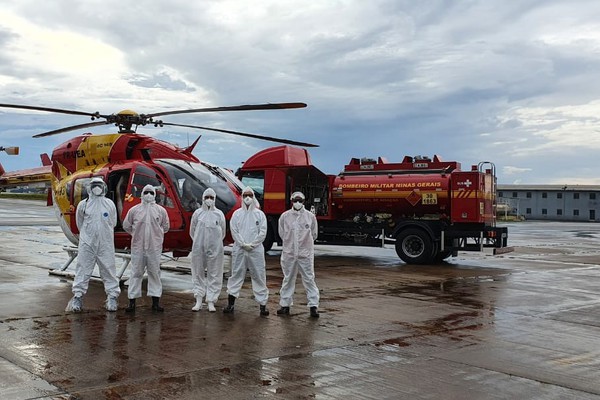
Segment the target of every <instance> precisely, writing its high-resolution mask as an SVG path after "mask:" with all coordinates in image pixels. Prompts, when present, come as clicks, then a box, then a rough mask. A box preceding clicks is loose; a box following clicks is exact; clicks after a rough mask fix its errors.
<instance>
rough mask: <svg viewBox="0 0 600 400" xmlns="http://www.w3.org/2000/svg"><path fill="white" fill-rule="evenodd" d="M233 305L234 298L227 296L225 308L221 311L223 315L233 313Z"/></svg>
mask: <svg viewBox="0 0 600 400" xmlns="http://www.w3.org/2000/svg"><path fill="white" fill-rule="evenodd" d="M234 305H235V296H232V295H229V296H228V297H227V307H225V308H224V309H223V312H224V313H225V314H231V313H233V306H234Z"/></svg>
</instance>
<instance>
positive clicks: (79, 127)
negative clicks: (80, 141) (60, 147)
mask: <svg viewBox="0 0 600 400" xmlns="http://www.w3.org/2000/svg"><path fill="white" fill-rule="evenodd" d="M108 124H110V122H108V121H96V122H88V123H87V124H79V125H72V126H67V127H66V128H60V129H55V130H53V131H49V132H44V133H39V134H37V135H34V136H33V137H34V138H40V137H46V136H51V135H56V134H59V133H63V132H69V131H74V130H76V129H83V128H90V127H92V126H98V125H108Z"/></svg>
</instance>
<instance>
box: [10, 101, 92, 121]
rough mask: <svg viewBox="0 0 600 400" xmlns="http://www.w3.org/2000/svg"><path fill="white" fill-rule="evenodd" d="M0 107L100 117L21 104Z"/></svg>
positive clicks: (80, 112)
mask: <svg viewBox="0 0 600 400" xmlns="http://www.w3.org/2000/svg"><path fill="white" fill-rule="evenodd" d="M0 107H4V108H18V109H21V110H34V111H46V112H54V113H61V114H71V115H86V116H88V117H94V118H99V117H102V116H101V115H100V114H99V113H97V112H95V113H90V112H85V111H75V110H65V109H62V108H50V107H38V106H25V105H21V104H0Z"/></svg>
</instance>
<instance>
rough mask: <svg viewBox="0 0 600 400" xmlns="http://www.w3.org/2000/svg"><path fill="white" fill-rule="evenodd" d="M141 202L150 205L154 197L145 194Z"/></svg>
mask: <svg viewBox="0 0 600 400" xmlns="http://www.w3.org/2000/svg"><path fill="white" fill-rule="evenodd" d="M142 200H144V201H145V202H146V203H151V202H152V201H154V196H153V195H151V194H145V195H143V196H142Z"/></svg>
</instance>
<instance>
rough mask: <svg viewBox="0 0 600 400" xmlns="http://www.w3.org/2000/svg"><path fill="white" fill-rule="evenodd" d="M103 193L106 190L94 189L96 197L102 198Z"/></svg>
mask: <svg viewBox="0 0 600 400" xmlns="http://www.w3.org/2000/svg"><path fill="white" fill-rule="evenodd" d="M102 192H104V190H102V188H101V187H98V186H96V187H94V188H92V193H94V194H95V195H96V196H100V195H101V194H102Z"/></svg>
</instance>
